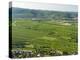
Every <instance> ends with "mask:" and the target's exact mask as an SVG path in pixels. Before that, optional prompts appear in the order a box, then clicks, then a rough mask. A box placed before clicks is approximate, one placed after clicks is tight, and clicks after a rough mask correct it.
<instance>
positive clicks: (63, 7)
mask: <svg viewBox="0 0 80 60" xmlns="http://www.w3.org/2000/svg"><path fill="white" fill-rule="evenodd" d="M12 6H13V7H19V8H29V9H41V10H55V11H71V12H77V11H78V6H77V5H63V4H52V3H51V4H50V3H48V4H47V3H36V2H13V3H12Z"/></svg>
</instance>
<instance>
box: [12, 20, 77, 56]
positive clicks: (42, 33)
mask: <svg viewBox="0 0 80 60" xmlns="http://www.w3.org/2000/svg"><path fill="white" fill-rule="evenodd" d="M15 21H16V23H15V25H14V24H12V46H13V48H12V49H13V50H16V49H20V50H22V49H23V50H32V51H33V57H36V56H37V54H40V55H41V56H46V55H48V56H56V55H62V54H63V55H69V54H76V52H77V23H75V24H73V21H72V23H71V22H70V21H66V23H68V24H70V25H65V23H64V22H63V21H59V22H58V21H54V20H47V21H46V20H45V21H40V22H38V21H32V20H15ZM15 21H13V22H12V23H14V22H15ZM60 22H61V23H60ZM69 22H70V23H69ZM60 52H62V53H60ZM19 57H22V55H20V56H19ZM24 57H25V55H24ZM28 57H29V56H28Z"/></svg>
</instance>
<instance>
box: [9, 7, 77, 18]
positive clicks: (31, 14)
mask: <svg viewBox="0 0 80 60" xmlns="http://www.w3.org/2000/svg"><path fill="white" fill-rule="evenodd" d="M9 9H10V10H11V8H9ZM10 16H11V13H10ZM77 16H78V14H77V12H67V11H65V12H62V11H49V10H35V9H24V8H15V7H12V18H47V19H66V18H77Z"/></svg>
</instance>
